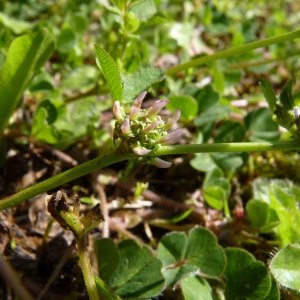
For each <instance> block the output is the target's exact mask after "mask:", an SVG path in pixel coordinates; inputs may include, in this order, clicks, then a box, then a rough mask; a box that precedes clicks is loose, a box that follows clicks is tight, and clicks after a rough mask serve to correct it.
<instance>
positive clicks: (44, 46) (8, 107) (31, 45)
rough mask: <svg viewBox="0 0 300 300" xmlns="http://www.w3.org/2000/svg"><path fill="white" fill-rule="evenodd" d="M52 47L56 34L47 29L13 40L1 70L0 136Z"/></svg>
mask: <svg viewBox="0 0 300 300" xmlns="http://www.w3.org/2000/svg"><path fill="white" fill-rule="evenodd" d="M53 50H54V40H53V37H52V35H51V34H50V33H49V32H48V31H47V30H45V29H44V30H40V31H37V32H34V33H32V34H28V35H23V36H20V37H18V38H16V39H15V40H14V41H13V42H12V44H11V46H10V48H9V50H8V53H7V57H6V60H5V62H4V65H3V67H2V69H1V71H0V136H1V134H2V132H3V130H4V128H5V127H6V124H7V122H8V120H9V118H10V116H11V114H12V113H13V112H14V110H15V109H16V107H17V105H18V103H19V101H20V99H21V96H22V94H23V92H24V90H25V89H26V88H27V87H28V85H29V83H30V81H31V80H32V78H33V77H34V75H35V74H36V73H37V72H38V71H39V69H40V68H41V67H42V66H43V64H44V63H45V62H46V61H47V59H48V58H49V57H50V55H51V53H52V52H53Z"/></svg>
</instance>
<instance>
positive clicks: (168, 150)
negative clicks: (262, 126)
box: [0, 141, 300, 211]
mask: <svg viewBox="0 0 300 300" xmlns="http://www.w3.org/2000/svg"><path fill="white" fill-rule="evenodd" d="M291 150H300V143H299V142H298V141H292V142H274V143H271V142H257V143H216V144H190V145H173V146H164V147H161V148H160V149H159V150H158V151H156V153H150V154H149V155H147V156H161V155H180V154H192V153H207V152H260V151H291ZM134 158H136V156H134V155H133V154H118V153H116V152H113V153H111V154H108V155H104V156H99V157H97V158H95V159H92V160H90V161H88V162H86V163H83V164H81V165H79V166H76V167H74V168H72V169H70V170H67V171H65V172H63V173H60V174H58V175H56V176H53V177H51V178H48V179H46V180H44V181H42V182H39V183H37V184H35V185H33V186H31V187H28V188H26V189H24V190H22V191H20V192H18V193H16V194H14V195H12V196H9V197H6V198H4V199H2V200H1V201H0V211H1V210H3V209H6V208H9V207H13V206H15V205H17V204H20V203H22V202H24V201H26V200H28V199H31V198H33V197H35V196H37V195H39V194H41V193H44V192H47V191H49V190H51V189H54V188H57V187H59V186H61V185H63V184H65V183H67V182H70V181H72V180H74V179H77V178H79V177H81V176H84V175H86V174H89V173H91V172H94V171H96V170H98V169H101V168H103V167H106V166H109V165H112V164H114V163H117V162H120V161H124V160H128V159H134Z"/></svg>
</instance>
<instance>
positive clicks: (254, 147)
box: [150, 141, 300, 156]
mask: <svg viewBox="0 0 300 300" xmlns="http://www.w3.org/2000/svg"><path fill="white" fill-rule="evenodd" d="M289 150H300V142H299V141H292V142H253V143H247V142H245V143H214V144H189V145H174V146H163V147H161V148H160V149H159V150H158V151H156V153H155V155H157V156H160V155H180V154H188V153H208V152H211V153H213V152H263V151H289ZM150 155H151V154H150ZM152 155H153V154H152Z"/></svg>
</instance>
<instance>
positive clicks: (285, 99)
mask: <svg viewBox="0 0 300 300" xmlns="http://www.w3.org/2000/svg"><path fill="white" fill-rule="evenodd" d="M294 82H295V81H294V79H291V80H289V81H288V82H287V83H286V85H285V86H284V88H283V90H282V91H281V93H280V95H279V102H280V103H281V104H282V105H283V107H284V109H285V110H291V109H293V108H294V106H295V102H294V97H293V94H292V88H293V84H294Z"/></svg>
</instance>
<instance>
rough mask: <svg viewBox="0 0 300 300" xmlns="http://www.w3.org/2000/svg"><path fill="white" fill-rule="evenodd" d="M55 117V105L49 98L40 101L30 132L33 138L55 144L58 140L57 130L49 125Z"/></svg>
mask: <svg viewBox="0 0 300 300" xmlns="http://www.w3.org/2000/svg"><path fill="white" fill-rule="evenodd" d="M56 118H57V110H56V107H55V106H54V105H53V104H52V103H51V102H50V101H49V100H45V101H43V102H41V103H40V105H39V106H38V107H37V109H36V111H35V113H34V117H33V126H32V130H31V134H32V135H33V136H34V137H35V139H37V140H40V141H43V142H46V143H48V144H56V143H57V142H58V141H59V132H58V131H57V130H56V128H54V127H53V126H51V124H52V123H53V122H54V121H55V120H56Z"/></svg>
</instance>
